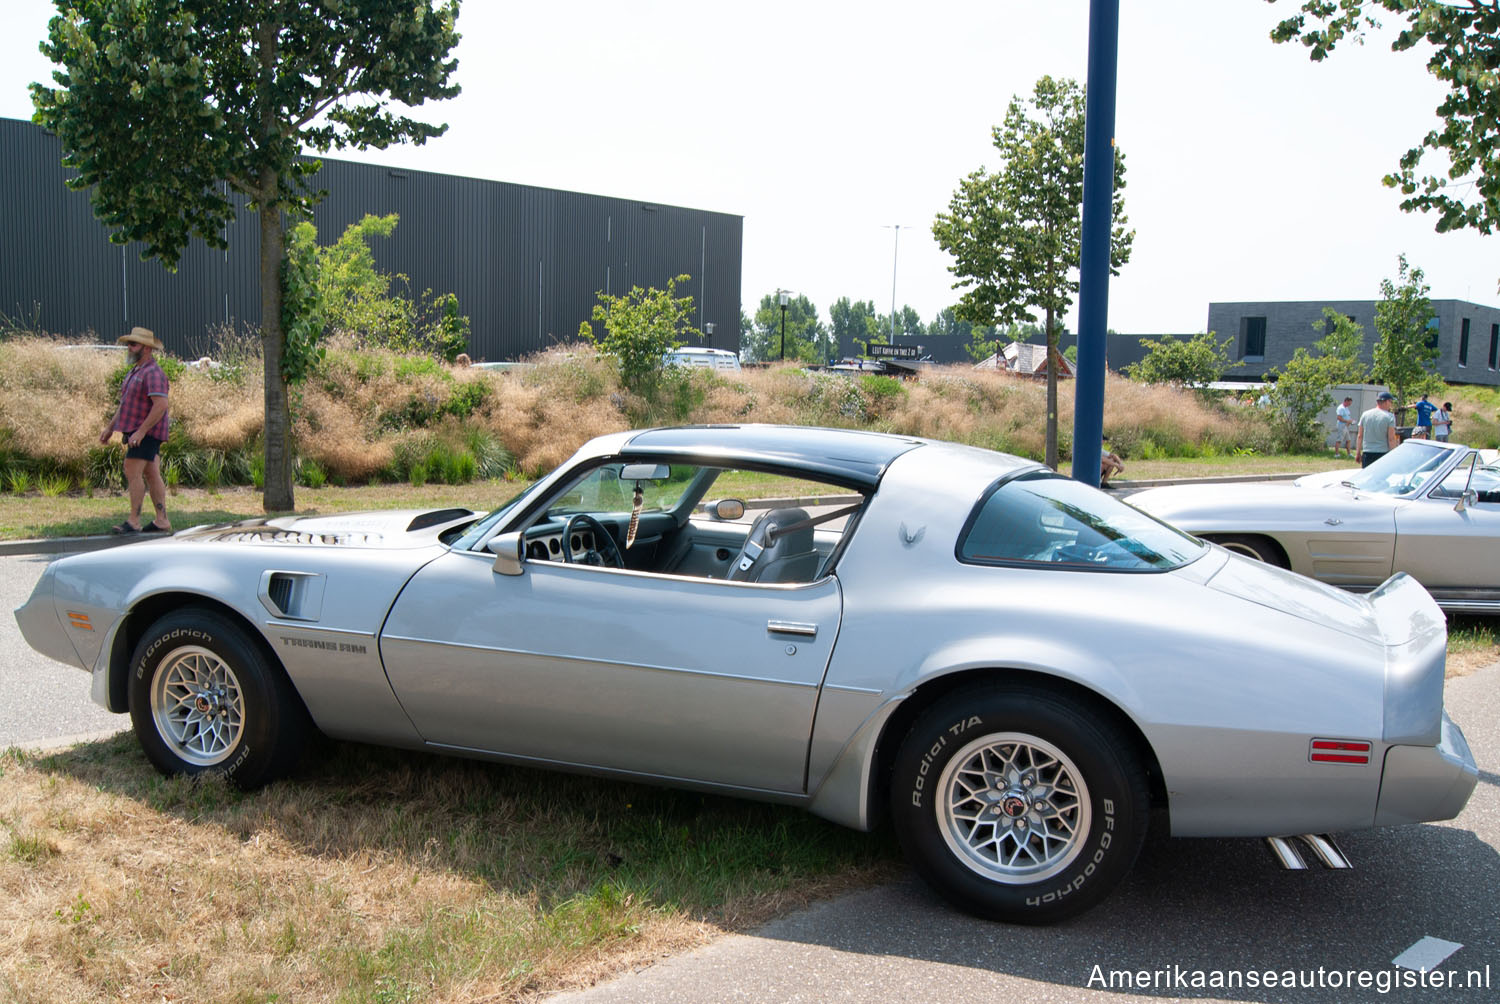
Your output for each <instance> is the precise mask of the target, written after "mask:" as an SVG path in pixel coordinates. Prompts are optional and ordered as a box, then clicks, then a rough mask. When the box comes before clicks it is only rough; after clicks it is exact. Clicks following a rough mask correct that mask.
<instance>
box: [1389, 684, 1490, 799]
mask: <svg viewBox="0 0 1500 1004" xmlns="http://www.w3.org/2000/svg"><path fill="white" fill-rule="evenodd" d="M1478 780H1479V767H1478V765H1477V764H1476V763H1475V762H1474V754H1473V753H1471V752H1470V751H1469V743H1468V741H1467V740H1466V739H1464V734H1463V730H1462V729H1460V728H1459V727H1458V726H1457V725H1455V724H1454V723H1453V719H1451V718H1449V717H1448V713H1447V712H1446V711H1445V712H1443V722H1442V729H1441V734H1440V736H1439V739H1438V744H1437V745H1436V746H1392V747H1390V748H1389V749H1388V750H1386V753H1385V766H1384V768H1383V769H1382V771H1381V775H1380V799H1379V801H1378V802H1377V803H1376V806H1375V825H1376V826H1396V825H1400V824H1403V823H1429V822H1436V821H1437V820H1440V819H1452V818H1453V817H1455V816H1457V815H1458V814H1459V813H1460V812H1462V811H1463V808H1464V805H1466V804H1467V803H1468V801H1469V796H1470V795H1471V794H1473V792H1474V785H1475V784H1476V783H1477V782H1478Z"/></svg>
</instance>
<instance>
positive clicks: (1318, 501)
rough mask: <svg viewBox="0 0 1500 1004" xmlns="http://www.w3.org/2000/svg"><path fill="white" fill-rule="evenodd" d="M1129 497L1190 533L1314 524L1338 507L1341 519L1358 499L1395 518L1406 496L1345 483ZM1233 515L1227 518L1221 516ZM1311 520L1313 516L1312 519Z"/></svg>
mask: <svg viewBox="0 0 1500 1004" xmlns="http://www.w3.org/2000/svg"><path fill="white" fill-rule="evenodd" d="M1128 501H1129V503H1130V504H1131V505H1133V506H1135V507H1136V508H1138V509H1141V510H1144V511H1145V512H1148V513H1150V514H1151V515H1153V516H1155V517H1157V518H1158V519H1164V520H1166V521H1167V522H1168V523H1173V524H1175V525H1177V526H1178V527H1180V528H1181V529H1183V530H1187V531H1189V532H1190V533H1198V532H1200V531H1203V530H1217V529H1227V530H1230V531H1233V530H1236V529H1238V530H1252V529H1255V528H1256V527H1260V526H1266V525H1271V524H1279V523H1282V522H1283V521H1285V520H1291V521H1293V522H1294V523H1298V524H1304V525H1309V526H1313V525H1316V521H1317V520H1321V519H1323V518H1325V517H1326V516H1328V515H1329V514H1332V513H1337V514H1338V515H1339V517H1340V518H1341V519H1347V518H1348V512H1349V510H1350V509H1351V507H1352V506H1354V504H1355V503H1356V502H1357V503H1358V506H1357V508H1358V509H1359V510H1362V511H1363V514H1364V515H1366V516H1375V514H1376V513H1381V514H1383V515H1382V516H1379V517H1377V518H1379V519H1381V520H1389V518H1390V515H1389V514H1390V513H1391V511H1393V510H1394V509H1395V507H1396V505H1397V503H1398V502H1400V501H1401V500H1400V499H1398V498H1396V497H1395V496H1391V495H1376V494H1374V493H1372V492H1363V491H1356V490H1354V489H1352V488H1345V487H1343V486H1342V485H1340V484H1337V483H1334V484H1332V485H1324V486H1319V485H1303V486H1298V485H1290V484H1249V485H1247V484H1222V485H1170V486H1167V487H1165V488H1148V489H1146V490H1145V491H1143V492H1137V493H1136V494H1134V495H1132V496H1130V498H1129V499H1128ZM1225 519H1227V520H1229V521H1228V522H1226V523H1224V524H1222V526H1221V524H1220V523H1219V521H1220V520H1225ZM1309 521H1311V522H1309Z"/></svg>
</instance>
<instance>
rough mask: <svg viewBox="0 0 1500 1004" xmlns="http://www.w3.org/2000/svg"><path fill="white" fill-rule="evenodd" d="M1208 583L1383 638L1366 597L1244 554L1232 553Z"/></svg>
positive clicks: (1308, 617)
mask: <svg viewBox="0 0 1500 1004" xmlns="http://www.w3.org/2000/svg"><path fill="white" fill-rule="evenodd" d="M1206 585H1207V586H1208V588H1210V589H1214V590H1217V591H1218V592H1221V593H1226V594H1228V595H1230V596H1234V597H1237V598H1239V599H1242V600H1248V601H1250V602H1251V603H1257V604H1259V605H1261V606H1263V607H1269V608H1270V609H1272V610H1279V611H1281V612H1282V613H1285V614H1290V615H1291V616H1293V617H1297V618H1300V619H1302V620H1305V621H1309V622H1311V623H1314V624H1322V625H1325V626H1327V627H1330V628H1333V629H1334V630H1337V631H1341V632H1343V633H1345V634H1349V635H1353V636H1354V637H1356V638H1359V639H1361V640H1365V641H1368V640H1369V639H1371V638H1379V637H1381V633H1380V629H1379V626H1378V625H1377V624H1376V622H1375V608H1374V607H1373V606H1372V605H1371V604H1370V601H1369V600H1367V599H1365V598H1364V597H1363V596H1358V595H1355V594H1354V593H1349V592H1345V591H1344V590H1342V589H1337V588H1335V587H1333V586H1329V585H1324V584H1323V583H1321V582H1318V581H1317V580H1316V579H1309V578H1307V577H1305V576H1302V575H1298V574H1297V573H1296V572H1289V571H1287V570H1286V569H1284V568H1277V567H1276V566H1275V565H1267V564H1264V563H1262V562H1259V561H1256V560H1255V559H1253V558H1247V557H1245V556H1243V555H1239V554H1230V555H1229V560H1228V561H1226V562H1224V564H1223V566H1222V567H1220V568H1219V570H1218V571H1216V572H1214V573H1213V575H1212V576H1210V577H1209V579H1208V582H1207V583H1206Z"/></svg>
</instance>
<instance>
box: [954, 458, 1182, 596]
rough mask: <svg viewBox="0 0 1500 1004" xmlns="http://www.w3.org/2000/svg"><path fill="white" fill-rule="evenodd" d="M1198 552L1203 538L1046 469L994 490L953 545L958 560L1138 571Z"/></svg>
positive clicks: (1174, 563)
mask: <svg viewBox="0 0 1500 1004" xmlns="http://www.w3.org/2000/svg"><path fill="white" fill-rule="evenodd" d="M1203 551H1204V545H1203V543H1202V542H1201V541H1198V540H1196V539H1194V538H1193V537H1190V536H1188V535H1187V534H1185V533H1182V532H1181V531H1179V530H1176V529H1174V528H1172V527H1170V526H1168V525H1166V524H1165V523H1162V522H1159V521H1157V520H1156V519H1153V518H1152V517H1150V516H1147V515H1146V514H1145V513H1143V512H1141V511H1140V510H1138V509H1133V508H1131V507H1130V506H1128V505H1125V504H1124V503H1123V502H1120V501H1118V500H1116V499H1113V498H1111V497H1109V496H1107V495H1104V494H1102V493H1100V492H1097V491H1095V490H1094V489H1092V488H1089V487H1087V486H1086V485H1083V484H1080V483H1079V482H1077V481H1074V480H1073V479H1072V478H1065V477H1062V476H1061V475H1058V474H1054V473H1052V472H1051V471H1037V472H1033V473H1030V474H1023V475H1021V476H1020V477H1017V478H1014V479H1012V480H1009V481H1005V482H1002V483H1001V484H999V485H998V486H997V487H995V488H994V489H992V490H991V491H990V492H989V494H988V495H987V496H986V497H985V498H984V499H983V500H982V501H981V502H980V504H979V506H978V507H977V508H976V509H975V511H974V513H973V515H971V516H970V517H969V523H968V525H967V526H966V527H965V530H964V533H963V535H962V536H961V537H960V539H959V545H958V557H959V560H960V561H965V562H969V563H972V564H996V565H1014V564H1027V565H1030V564H1039V565H1047V566H1054V567H1072V568H1082V569H1089V570H1101V571H1137V572H1150V571H1166V570H1168V569H1172V568H1177V567H1178V566H1180V565H1184V564H1186V563H1187V562H1189V561H1192V560H1193V559H1194V558H1197V557H1198V556H1199V555H1201V554H1202V553H1203Z"/></svg>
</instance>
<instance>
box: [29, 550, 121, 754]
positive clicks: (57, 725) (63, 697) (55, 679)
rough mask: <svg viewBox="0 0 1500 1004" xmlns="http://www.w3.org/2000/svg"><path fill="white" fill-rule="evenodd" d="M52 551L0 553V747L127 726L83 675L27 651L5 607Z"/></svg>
mask: <svg viewBox="0 0 1500 1004" xmlns="http://www.w3.org/2000/svg"><path fill="white" fill-rule="evenodd" d="M57 557H59V555H54V554H47V555H43V554H38V555H10V556H4V557H0V749H4V748H5V747H7V746H52V745H60V744H64V743H66V742H68V741H71V740H72V739H74V738H81V737H88V736H97V735H99V734H101V733H105V732H116V731H119V730H120V729H123V728H128V727H129V726H130V718H129V716H127V715H112V714H110V713H109V712H107V711H105V710H104V709H103V708H101V707H99V706H98V705H96V704H94V703H93V702H91V701H90V700H89V674H88V673H86V672H84V671H83V670H82V669H81V668H79V667H77V666H64V665H63V664H62V663H60V662H53V661H52V660H51V659H48V658H47V657H46V656H43V655H39V654H37V653H36V652H34V651H32V649H31V646H29V645H27V644H26V641H25V639H23V638H22V637H21V630H20V629H19V628H18V627H16V618H15V617H14V616H13V615H12V613H11V611H12V610H14V609H15V608H16V607H18V606H20V605H21V604H22V603H25V602H26V600H27V598H28V597H30V596H31V590H32V587H34V586H35V585H36V580H37V579H38V578H40V577H41V574H42V569H43V568H46V567H47V563H48V562H49V561H52V560H53V559H55V558H57Z"/></svg>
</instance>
